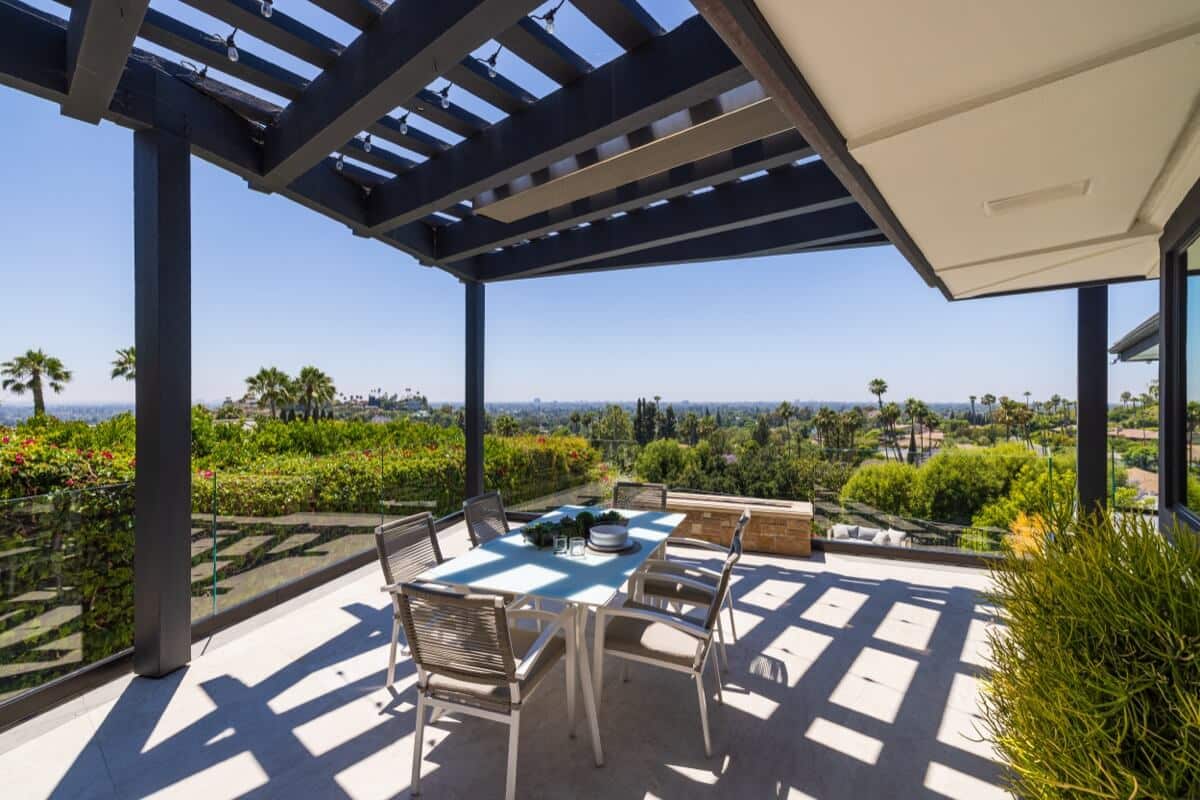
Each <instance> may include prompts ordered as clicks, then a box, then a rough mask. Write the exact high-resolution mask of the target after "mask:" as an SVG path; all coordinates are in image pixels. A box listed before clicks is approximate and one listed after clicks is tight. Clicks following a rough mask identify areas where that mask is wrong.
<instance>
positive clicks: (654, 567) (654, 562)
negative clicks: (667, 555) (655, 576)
mask: <svg viewBox="0 0 1200 800" xmlns="http://www.w3.org/2000/svg"><path fill="white" fill-rule="evenodd" d="M643 567H644V570H645V571H646V572H658V573H670V574H671V575H688V574H689V573H699V574H701V575H707V576H708V577H710V578H718V579H719V578H720V577H721V573H719V572H717V571H716V570H711V569H708V568H707V567H696V566H692V565H691V564H680V563H679V562H678V561H667V560H666V559H662V558H651V559H647V560H646V562H645V564H644V565H643Z"/></svg>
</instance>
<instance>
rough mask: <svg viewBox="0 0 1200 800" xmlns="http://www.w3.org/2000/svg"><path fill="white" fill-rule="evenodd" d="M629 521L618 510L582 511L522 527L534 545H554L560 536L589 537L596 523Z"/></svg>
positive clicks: (606, 523) (605, 523) (541, 546)
mask: <svg viewBox="0 0 1200 800" xmlns="http://www.w3.org/2000/svg"><path fill="white" fill-rule="evenodd" d="M627 522H628V520H626V519H625V517H623V516H621V515H620V514H619V513H618V512H616V511H605V512H603V513H601V514H593V513H592V512H591V511H581V512H580V513H578V514H576V515H575V516H574V517H561V518H560V519H557V520H548V521H546V522H537V523H533V524H530V525H526V526H525V527H524V528H522V529H521V534H522V535H523V536H524V537H525V539H526V541H528V542H529V543H530V544H532V545H533V546H534V547H538V548H544V547H553V546H554V540H555V538H557V537H559V536H566V537H567V538H575V537H583V538H584V539H587V538H589V536H590V534H591V530H592V527H593V526H595V525H625V524H626V523H627Z"/></svg>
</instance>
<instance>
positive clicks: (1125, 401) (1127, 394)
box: [1121, 392, 1133, 406]
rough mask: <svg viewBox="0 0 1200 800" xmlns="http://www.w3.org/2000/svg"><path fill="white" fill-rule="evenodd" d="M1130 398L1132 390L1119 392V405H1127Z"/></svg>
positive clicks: (1131, 397)
mask: <svg viewBox="0 0 1200 800" xmlns="http://www.w3.org/2000/svg"><path fill="white" fill-rule="evenodd" d="M1132 399H1133V393H1132V392H1121V405H1123V406H1127V405H1129V401H1130V400H1132Z"/></svg>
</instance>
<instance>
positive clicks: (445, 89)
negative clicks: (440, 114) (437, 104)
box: [438, 83, 451, 108]
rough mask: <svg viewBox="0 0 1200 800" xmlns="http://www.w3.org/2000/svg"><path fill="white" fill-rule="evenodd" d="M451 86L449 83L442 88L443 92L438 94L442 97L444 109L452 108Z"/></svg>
mask: <svg viewBox="0 0 1200 800" xmlns="http://www.w3.org/2000/svg"><path fill="white" fill-rule="evenodd" d="M450 86H451V84H449V83H447V84H446V85H445V86H443V87H442V90H441V91H440V92H438V94H440V95H441V96H442V108H449V107H450Z"/></svg>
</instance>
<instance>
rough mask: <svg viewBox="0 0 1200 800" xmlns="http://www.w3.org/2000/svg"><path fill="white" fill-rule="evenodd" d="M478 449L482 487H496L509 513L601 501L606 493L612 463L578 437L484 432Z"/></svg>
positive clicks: (602, 502) (604, 501)
mask: <svg viewBox="0 0 1200 800" xmlns="http://www.w3.org/2000/svg"><path fill="white" fill-rule="evenodd" d="M484 452H485V457H484V486H485V488H486V490H488V491H499V492H500V494H501V496H502V497H503V499H504V504H505V507H506V508H507V509H508V510H510V511H526V512H542V511H549V510H552V509H555V508H559V507H561V506H564V505H585V506H594V505H603V504H605V503H606V502H607V501H608V500H609V499H611V497H612V481H613V477H614V474H615V473H614V471H613V469H612V467H611V466H610V465H609V464H608V463H607V462H606V461H605V460H604V459H603V455H602V450H600V449H599V448H597V447H594V446H592V445H591V444H589V442H588V440H587V439H585V438H583V437H581V436H574V435H540V434H535V435H520V436H488V437H487V440H486V442H485V447H484Z"/></svg>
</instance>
